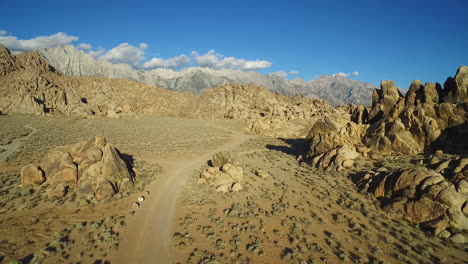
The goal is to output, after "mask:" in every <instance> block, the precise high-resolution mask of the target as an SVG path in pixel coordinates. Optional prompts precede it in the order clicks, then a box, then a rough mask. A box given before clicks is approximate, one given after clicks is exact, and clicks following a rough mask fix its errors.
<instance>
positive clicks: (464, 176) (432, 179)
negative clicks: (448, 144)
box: [358, 152, 468, 243]
mask: <svg viewBox="0 0 468 264" xmlns="http://www.w3.org/2000/svg"><path fill="white" fill-rule="evenodd" d="M439 155H440V152H439V154H435V155H433V156H432V157H431V158H430V159H429V160H428V163H429V167H430V168H426V167H424V166H415V167H413V168H409V169H400V170H397V171H393V172H390V171H387V169H385V168H380V169H377V170H375V171H369V172H367V173H365V174H364V175H363V176H362V178H360V179H359V181H358V186H359V188H361V189H362V190H364V191H367V192H370V193H372V194H374V195H375V197H377V198H380V199H381V201H382V203H383V205H384V206H383V208H384V209H385V210H389V211H393V212H396V213H398V214H401V215H403V216H404V217H405V218H407V219H408V220H410V221H412V222H414V223H417V224H421V225H425V226H428V227H431V228H432V229H433V230H434V234H435V235H436V236H439V237H444V238H448V237H450V238H451V239H452V240H454V241H455V242H462V243H463V242H466V241H467V240H466V238H465V236H464V235H463V230H466V229H468V166H467V165H468V158H460V157H455V158H449V159H446V160H440V159H441V158H440V157H438V156H439Z"/></svg>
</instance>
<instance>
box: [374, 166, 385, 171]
mask: <svg viewBox="0 0 468 264" xmlns="http://www.w3.org/2000/svg"><path fill="white" fill-rule="evenodd" d="M375 171H376V172H387V171H388V170H387V168H385V167H380V168H378V169H377V170H375Z"/></svg>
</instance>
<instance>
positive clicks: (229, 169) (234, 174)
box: [221, 163, 244, 182]
mask: <svg viewBox="0 0 468 264" xmlns="http://www.w3.org/2000/svg"><path fill="white" fill-rule="evenodd" d="M221 171H222V172H223V173H225V174H227V175H229V177H231V178H232V179H233V180H234V181H237V182H243V181H244V169H243V168H242V167H241V166H236V165H232V164H230V163H226V164H224V165H223V167H222V168H221Z"/></svg>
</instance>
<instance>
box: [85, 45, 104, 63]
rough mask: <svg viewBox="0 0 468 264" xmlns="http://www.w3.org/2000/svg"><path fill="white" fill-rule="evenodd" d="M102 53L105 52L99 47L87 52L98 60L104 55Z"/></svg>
mask: <svg viewBox="0 0 468 264" xmlns="http://www.w3.org/2000/svg"><path fill="white" fill-rule="evenodd" d="M104 52H105V50H104V49H103V48H101V47H99V48H98V50H89V51H88V54H89V55H91V56H93V57H94V58H95V59H97V60H98V59H99V58H100V57H101V56H102V54H104Z"/></svg>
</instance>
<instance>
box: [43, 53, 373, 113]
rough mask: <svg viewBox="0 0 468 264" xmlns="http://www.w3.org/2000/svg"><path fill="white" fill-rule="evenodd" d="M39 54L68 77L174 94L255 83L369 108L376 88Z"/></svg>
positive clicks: (336, 79) (338, 80)
mask: <svg viewBox="0 0 468 264" xmlns="http://www.w3.org/2000/svg"><path fill="white" fill-rule="evenodd" d="M38 53H39V54H41V56H43V57H44V58H45V59H46V60H47V61H48V63H49V64H50V65H51V66H53V67H54V68H55V69H57V70H58V71H60V72H62V73H63V74H64V75H67V76H102V77H108V78H113V79H129V80H134V81H138V82H143V83H147V84H151V85H154V86H158V87H163V88H166V89H168V90H173V91H184V92H192V93H193V94H195V95H201V94H202V93H203V92H204V91H205V90H207V89H211V88H215V87H218V86H221V85H224V84H232V83H237V84H242V85H247V84H250V83H252V84H255V85H260V86H265V87H267V88H268V89H269V90H270V91H272V92H279V93H281V94H283V95H295V94H302V95H305V96H306V97H309V98H311V99H314V98H321V99H324V100H326V101H328V102H330V103H331V104H332V105H343V104H349V103H352V104H361V105H370V104H371V101H372V100H371V97H372V91H373V90H374V89H376V88H377V87H376V86H374V85H372V84H370V83H364V82H360V81H356V80H352V79H349V78H346V77H343V76H339V75H335V76H329V75H324V76H321V77H319V78H317V79H315V80H312V81H304V80H302V79H299V78H297V79H293V80H287V79H286V78H284V77H282V76H279V75H277V74H261V73H258V72H254V71H240V70H231V69H221V70H214V69H210V68H202V67H191V68H187V69H184V70H180V71H176V70H173V69H166V68H158V69H154V70H149V71H142V70H137V69H134V68H132V67H131V66H129V65H127V64H112V63H110V62H107V61H103V60H96V59H95V58H94V57H92V56H91V55H89V54H86V53H84V52H83V51H81V50H79V49H77V48H75V47H74V46H72V45H67V46H60V47H56V48H50V49H40V50H38Z"/></svg>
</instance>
